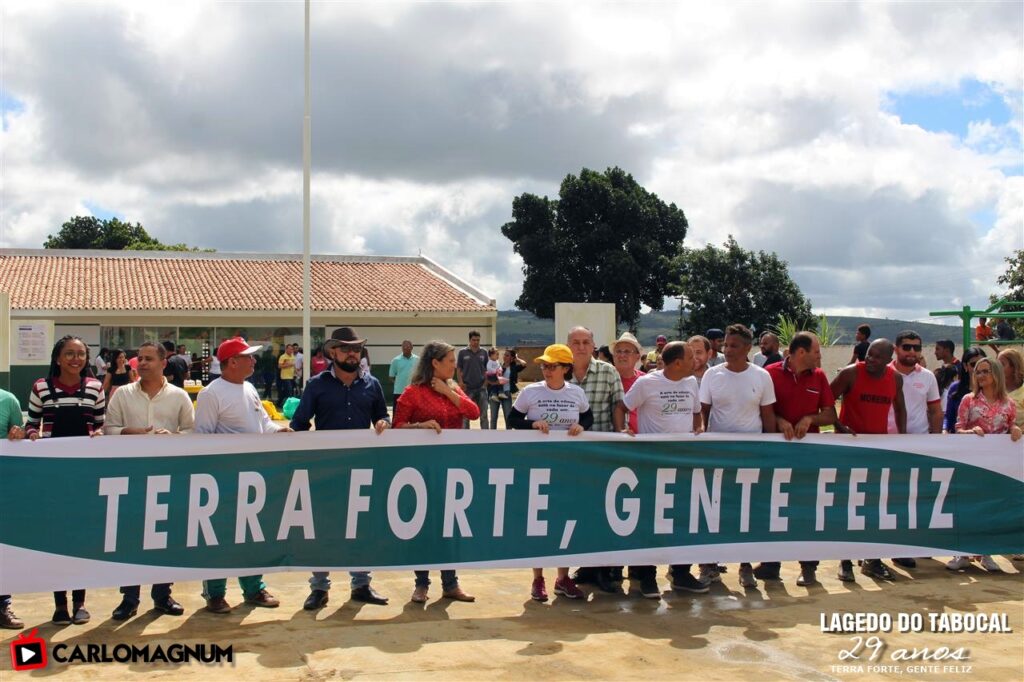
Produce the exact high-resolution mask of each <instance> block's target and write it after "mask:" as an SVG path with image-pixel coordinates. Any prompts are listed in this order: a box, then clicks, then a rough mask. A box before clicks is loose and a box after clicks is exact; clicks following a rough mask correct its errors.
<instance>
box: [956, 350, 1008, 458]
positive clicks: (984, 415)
mask: <svg viewBox="0 0 1024 682" xmlns="http://www.w3.org/2000/svg"><path fill="white" fill-rule="evenodd" d="M972 383H973V384H974V385H973V386H971V388H972V389H973V390H972V391H971V393H968V394H967V395H965V396H964V399H963V401H962V402H961V403H960V408H959V410H958V411H957V417H956V432H957V433H974V434H977V435H979V436H984V435H985V434H986V433H1008V434H1010V438H1011V439H1012V440H1013V441H1014V442H1016V441H1017V440H1019V439H1020V436H1021V430H1020V427H1018V426H1017V425H1016V424H1015V423H1014V422H1015V421H1016V419H1017V406H1016V405H1015V404H1014V402H1013V401H1012V400H1010V398H1009V396H1007V394H1006V380H1005V379H1004V377H1003V368H1002V366H1000V364H999V363H998V362H993V361H992V360H989V359H988V358H983V359H981V360H979V361H978V363H977V364H976V365H975V366H974V378H973V382H972Z"/></svg>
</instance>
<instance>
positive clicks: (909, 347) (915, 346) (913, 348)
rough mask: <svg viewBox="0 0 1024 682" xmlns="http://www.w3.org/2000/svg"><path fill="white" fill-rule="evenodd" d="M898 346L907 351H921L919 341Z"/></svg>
mask: <svg viewBox="0 0 1024 682" xmlns="http://www.w3.org/2000/svg"><path fill="white" fill-rule="evenodd" d="M900 348H902V349H903V350H904V351H906V352H908V353H909V352H910V351H914V352H915V353H920V352H921V344H919V343H918V344H913V343H904V344H903V345H901V346H900Z"/></svg>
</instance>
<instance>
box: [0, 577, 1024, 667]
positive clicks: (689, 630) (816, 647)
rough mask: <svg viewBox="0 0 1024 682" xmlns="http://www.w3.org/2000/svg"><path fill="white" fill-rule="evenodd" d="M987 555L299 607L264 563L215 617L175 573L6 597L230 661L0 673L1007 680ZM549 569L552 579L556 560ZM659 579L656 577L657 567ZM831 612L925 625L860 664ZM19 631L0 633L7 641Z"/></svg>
mask: <svg viewBox="0 0 1024 682" xmlns="http://www.w3.org/2000/svg"><path fill="white" fill-rule="evenodd" d="M998 561H999V563H1000V564H1001V566H1002V567H1003V568H1004V570H1005V571H1006V572H1005V573H1003V574H987V573H984V572H983V571H981V569H977V568H974V569H970V570H968V571H967V572H966V573H951V572H949V571H947V570H946V569H945V568H944V567H943V566H942V565H941V564H940V563H939V562H938V561H934V560H927V559H926V560H922V561H920V562H919V568H918V569H916V570H913V571H910V572H907V571H904V570H902V569H899V570H898V574H899V579H898V581H897V582H896V583H894V584H881V583H877V582H875V581H873V580H871V579H868V578H866V577H864V576H862V575H859V574H858V576H857V578H858V580H857V582H856V583H855V584H844V583H840V582H838V581H837V580H836V578H835V568H836V566H835V562H825V563H823V565H822V567H821V569H820V571H819V578H820V580H821V584H820V585H816V586H813V587H810V588H802V587H797V586H796V582H795V581H796V573H797V567H796V566H795V565H790V564H787V565H785V566H784V567H783V578H784V580H783V581H782V582H773V583H767V584H765V583H760V584H759V587H758V588H757V589H752V590H747V591H743V590H742V589H741V588H739V587H738V586H737V582H736V573H735V570H736V567H735V566H732V567H730V569H731V570H730V571H729V572H728V573H726V574H725V575H724V576H723V582H722V583H721V584H716V585H715V586H714V587H713V588H712V591H711V593H710V594H706V595H688V594H682V593H679V594H674V593H670V592H666V593H664V594H663V596H662V599H661V600H660V601H654V600H648V599H643V598H641V597H640V596H639V594H638V593H637V592H635V591H634V592H632V593H630V594H626V593H622V594H618V595H609V594H604V593H597V594H591V595H590V597H589V599H588V600H587V601H586V602H585V603H584V602H580V601H572V600H566V599H564V598H555V599H554V601H552V602H549V603H547V604H540V603H537V602H533V601H531V600H530V598H529V594H528V592H529V581H530V575H529V572H528V571H523V570H495V571H463V572H462V573H461V576H460V577H461V581H462V585H463V587H464V588H465V589H466V590H467V591H469V592H472V593H473V594H475V595H477V597H478V601H477V602H476V603H475V604H464V603H452V602H449V601H447V600H444V599H440V590H439V586H438V585H437V581H436V580H435V585H434V586H433V588H432V595H431V597H432V600H431V601H430V602H429V603H428V604H426V605H425V606H424V605H417V604H412V603H411V602H409V601H408V598H409V595H410V593H411V590H412V576H411V575H407V574H404V573H397V572H387V573H380V574H379V575H377V576H376V577H375V579H374V585H375V587H376V588H377V589H378V590H380V591H381V592H383V593H384V594H386V595H387V596H389V597H390V598H391V603H390V604H389V605H387V606H369V605H364V604H360V603H356V602H352V601H350V600H349V599H348V596H349V594H348V590H347V589H346V588H347V581H346V580H345V578H344V576H336V577H337V578H338V580H337V581H336V583H335V587H334V590H333V591H332V592H331V595H332V599H331V602H330V603H329V604H328V606H327V607H326V608H324V609H323V610H321V611H319V612H315V613H312V612H307V611H303V610H302V602H303V600H304V599H305V597H306V595H307V593H308V586H307V584H306V580H307V577H308V576H307V575H306V574H304V573H279V574H273V575H269V576H267V583H268V586H269V588H270V590H271V592H273V593H274V594H275V595H277V596H278V597H279V598H280V599H281V602H282V606H281V607H280V608H278V609H254V608H252V607H248V606H238V607H236V608H235V610H234V611H233V612H232V613H231V614H229V615H220V616H218V615H213V614H210V613H206V612H205V611H203V610H202V606H203V601H202V599H201V597H200V596H199V593H200V584H199V583H180V584H178V585H175V588H174V589H175V592H174V593H175V596H176V597H177V598H178V599H179V600H180V601H181V602H182V603H183V604H184V606H185V608H186V609H187V612H186V614H185V615H184V616H183V617H180V618H174V617H169V616H160V615H158V614H156V613H155V612H146V611H143V612H141V613H140V614H139V615H138V616H137V617H135V618H133V619H131V620H129V621H127V622H125V623H118V622H115V621H113V620H111V619H110V611H111V610H112V609H113V608H114V606H116V605H117V603H118V601H119V597H120V595H119V594H118V592H117V590H116V589H104V590H92V591H90V592H89V597H88V606H89V608H90V609H91V611H92V614H93V619H92V622H91V623H89V624H87V625H84V626H67V627H57V626H54V625H51V624H49V617H50V614H51V612H52V608H53V607H52V599H51V597H50V595H49V594H31V595H17V596H16V598H15V609H16V612H17V613H18V614H19V616H21V617H22V619H23V620H24V621H25V623H26V626H27V627H26V629H31V628H39V633H40V635H42V636H43V637H44V638H45V639H46V640H47V642H49V644H50V647H51V650H52V647H53V645H54V644H56V643H59V642H64V643H67V644H69V645H75V644H82V645H85V644H90V643H96V644H102V643H106V644H108V646H109V647H111V648H112V647H113V645H114V644H117V643H120V642H125V643H133V644H135V645H139V646H141V645H144V644H149V645H156V644H162V645H164V646H167V645H169V644H171V643H173V642H183V643H188V644H195V643H199V642H208V643H216V644H218V645H220V646H222V647H226V646H227V645H231V646H233V651H234V655H235V662H234V663H233V664H231V665H227V664H225V665H221V666H211V665H203V664H197V663H190V664H181V665H170V664H163V663H159V664H144V663H135V664H122V663H92V664H85V663H72V664H59V663H54V662H53V661H52V660H51V662H50V665H49V666H48V667H47V668H45V669H43V670H36V671H32V672H25V673H15V672H12V671H11V663H10V658H9V657H8V655H7V654H6V653H5V654H4V655H3V656H2V659H3V660H2V663H0V678H2V679H4V680H7V679H12V680H13V679H18V678H19V677H20V676H24V677H26V678H27V677H28V676H29V675H33V676H35V677H48V676H51V675H59V676H60V678H61V679H69V680H71V679H74V680H77V679H82V680H101V681H105V680H125V679H133V678H143V677H145V678H152V679H175V680H177V679H182V680H229V679H230V680H237V679H245V680H250V681H255V680H334V679H355V678H359V679H444V680H477V679H483V678H489V679H544V680H561V679H565V680H579V679H602V680H604V679H646V680H668V679H678V680H748V679H784V680H834V679H838V680H853V679H895V678H903V679H928V680H931V679H935V680H938V679H943V680H946V679H977V680H1019V679H1021V675H1022V661H1024V640H1022V638H1021V635H1020V633H1021V631H1022V628H1024V579H1022V575H1021V573H1020V569H1021V567H1022V566H1024V564H1021V563H1019V562H1018V563H1017V564H1016V565H1014V564H1013V563H1012V562H1011V561H1010V560H1009V559H1006V558H1005V557H999V558H998ZM549 573H550V574H551V576H550V577H549V581H550V580H552V579H553V573H554V572H553V571H549ZM659 580H660V581H661V585H662V588H663V589H667V581H666V580H665V578H664V576H661V577H660V578H659ZM232 582H233V581H232ZM549 588H550V584H549ZM626 588H627V589H628V588H629V583H628V582H627V583H626ZM143 594H144V595H145V594H146V590H145V589H144V590H143ZM228 598H229V601H231V602H232V603H238V602H239V601H240V596H239V593H238V589H237V587H236V586H235V585H231V586H230V587H229V591H228ZM146 605H147V604H146V603H145V602H144V605H143V606H144V607H145V606H146ZM837 612H867V613H879V614H881V613H888V614H891V615H892V617H893V619H894V621H895V619H896V618H897V615H898V614H899V613H907V614H913V613H922V614H925V630H926V631H925V632H922V633H906V634H903V633H899V632H892V633H874V632H870V633H865V634H864V635H862V636H870V635H871V634H878V635H879V636H880V637H881V638H882V639H884V641H885V644H886V649H884V650H883V652H882V657H881V659H880V660H878V661H876V662H875V663H873V664H872V663H869V662H868V661H867V659H868V656H869V655H870V651H864V652H861V654H860V657H861V660H860V661H853V660H849V661H840V660H839V653H840V651H841V650H844V649H849V648H850V647H852V646H853V645H854V643H855V642H854V640H853V639H851V637H852V635H850V634H833V633H823V632H822V631H821V625H820V619H821V617H822V614H826V616H828V615H831V614H832V613H837ZM932 612H936V613H942V612H947V613H949V612H964V613H986V614H992V613H995V614H1006V616H1007V619H1008V622H1009V625H1010V627H1011V628H1012V629H1013V633H1010V634H991V633H986V634H938V633H932V632H928V631H927V630H928V626H927V623H928V621H927V614H928V613H932ZM17 634H18V633H16V632H13V631H6V632H5V638H4V640H3V642H2V645H3V648H4V650H5V651H9V650H10V646H9V644H10V642H12V641H13V640H14V638H15V636H16V635H17ZM942 646H945V647H951V648H955V647H966V648H967V649H969V652H968V653H967V654H966V655H967V656H968V659H969V660H966V661H965V660H961V661H945V662H925V661H920V660H919V661H914V662H908V661H903V662H894V661H892V660H890V657H891V656H892V655H894V653H895V652H896V650H897V649H901V648H902V649H912V648H914V647H918V648H919V647H929V648H930V649H932V650H933V651H934V649H936V648H937V647H942ZM51 657H52V655H51ZM840 665H845V666H851V671H850V672H844V671H843V669H841V668H838V667H836V666H840ZM857 665H859V666H862V668H861V669H860V670H858V669H857V668H856V667H855V666H857ZM878 665H887V666H900V669H901V671H902V672H900V673H897V672H891V671H890V672H877V669H876V668H872V667H871V666H878ZM922 665H927V666H937V667H936V668H934V669H929V668H925V670H932V671H931V672H923V673H922V672H918V671H917V669H916V668H912V666H922ZM968 669H969V670H970V672H968Z"/></svg>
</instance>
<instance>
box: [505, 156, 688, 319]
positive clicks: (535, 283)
mask: <svg viewBox="0 0 1024 682" xmlns="http://www.w3.org/2000/svg"><path fill="white" fill-rule="evenodd" d="M686 228H687V223H686V216H685V215H684V214H683V211H682V209H680V208H677V207H676V205H675V204H666V203H665V202H664V201H662V200H661V199H659V198H658V196H657V195H656V194H653V193H651V192H648V191H647V190H646V189H644V188H643V187H641V186H640V185H639V184H638V183H637V182H636V180H634V179H633V176H631V175H630V174H629V173H626V172H625V171H623V170H622V169H620V168H609V169H608V170H606V171H605V172H604V173H599V172H597V171H593V170H590V169H588V168H584V169H583V170H581V171H580V174H579V175H578V176H575V175H568V176H566V178H565V179H564V180H563V181H562V185H561V187H560V189H559V192H558V199H557V200H554V199H548V198H547V197H538V196H536V195H534V194H522V195H520V196H518V197H516V198H515V199H513V200H512V221H511V222H508V223H505V224H504V225H503V226H502V228H501V233H502V234H504V235H505V236H506V237H508V239H510V240H511V241H512V244H513V249H514V250H515V252H516V253H518V254H519V255H520V256H522V258H523V275H524V276H525V278H524V281H523V292H522V294H521V295H520V296H519V298H518V300H516V306H517V307H518V308H520V309H521V310H528V311H530V312H532V313H534V314H535V315H537V316H538V317H546V318H551V317H554V314H555V303H557V302H584V303H614V304H615V310H616V316H617V319H616V322H620V321H621V322H625V323H626V324H627V325H628V326H629V327H630V329H634V330H635V329H636V325H637V322H638V321H639V319H640V308H641V306H643V305H647V306H649V307H650V308H652V309H654V310H661V308H662V307H663V306H664V304H665V295H666V293H668V291H667V289H666V286H667V285H668V283H669V280H668V276H669V274H670V272H671V265H672V260H673V259H674V258H675V257H676V256H678V255H679V253H680V252H681V250H682V244H683V238H684V237H685V236H686Z"/></svg>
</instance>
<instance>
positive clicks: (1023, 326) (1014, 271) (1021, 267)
mask: <svg viewBox="0 0 1024 682" xmlns="http://www.w3.org/2000/svg"><path fill="white" fill-rule="evenodd" d="M1003 260H1004V261H1006V272H1004V273H1003V274H1001V275H1000V276H999V277H998V278H997V279H996V283H997V284H1001V285H1002V286H1004V287H1006V290H1005V292H1004V293H1003V294H1002V295H996V294H993V295H992V296H990V297H989V298H990V299H991V301H992V302H993V303H995V302H996V301H999V300H1007V301H1024V249H1017V250H1016V251H1014V252H1013V254H1012V255H1010V256H1006V257H1005V258H1004V259H1003ZM1003 312H1007V313H1010V312H1024V306H1020V305H1008V306H1005V307H1004V308H1003ZM1007 320H1008V321H1009V322H1010V323H1011V324H1012V325H1013V327H1014V329H1016V330H1017V336H1018V337H1024V319H1019V318H1017V319H1014V318H1007Z"/></svg>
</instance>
